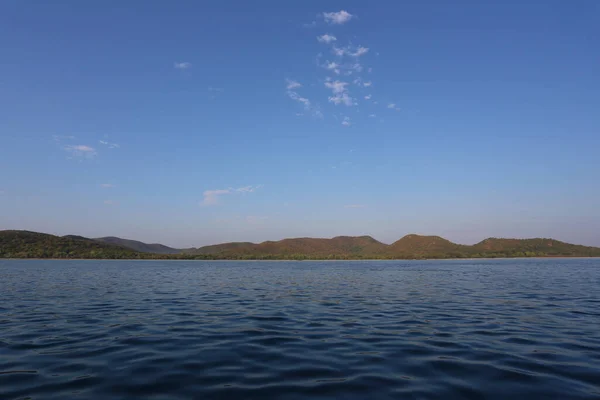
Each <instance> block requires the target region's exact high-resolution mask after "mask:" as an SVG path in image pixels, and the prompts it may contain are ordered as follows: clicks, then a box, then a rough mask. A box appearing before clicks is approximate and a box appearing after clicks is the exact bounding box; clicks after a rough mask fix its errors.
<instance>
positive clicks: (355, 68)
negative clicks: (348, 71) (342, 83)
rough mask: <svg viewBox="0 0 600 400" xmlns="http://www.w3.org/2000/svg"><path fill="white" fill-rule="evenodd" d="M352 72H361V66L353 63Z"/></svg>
mask: <svg viewBox="0 0 600 400" xmlns="http://www.w3.org/2000/svg"><path fill="white" fill-rule="evenodd" d="M351 68H352V69H353V70H355V71H356V72H361V71H362V70H363V66H362V65H360V64H359V63H355V64H353V65H352V67H351Z"/></svg>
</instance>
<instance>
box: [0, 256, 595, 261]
mask: <svg viewBox="0 0 600 400" xmlns="http://www.w3.org/2000/svg"><path fill="white" fill-rule="evenodd" d="M556 258H562V259H566V258H573V259H581V258H592V259H600V256H536V257H464V258H349V259H339V260H338V259H332V260H330V259H316V258H314V259H312V258H311V259H308V258H307V259H304V260H290V259H285V258H281V259H270V260H269V259H265V260H261V259H250V260H239V259H223V258H220V259H214V260H210V259H204V260H196V259H193V258H190V259H169V258H164V259H161V258H0V262H1V261H2V260H9V261H16V260H33V261H44V260H47V261H201V262H214V261H221V262H223V261H226V262H232V261H235V262H249V261H252V262H256V261H261V262H281V261H285V262H306V261H318V262H329V261H333V262H340V261H461V260H467V261H473V260H535V259H542V260H545V259H556Z"/></svg>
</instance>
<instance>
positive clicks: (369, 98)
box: [365, 94, 373, 100]
mask: <svg viewBox="0 0 600 400" xmlns="http://www.w3.org/2000/svg"><path fill="white" fill-rule="evenodd" d="M371 97H373V95H371V94H368V95H366V96H365V100H371Z"/></svg>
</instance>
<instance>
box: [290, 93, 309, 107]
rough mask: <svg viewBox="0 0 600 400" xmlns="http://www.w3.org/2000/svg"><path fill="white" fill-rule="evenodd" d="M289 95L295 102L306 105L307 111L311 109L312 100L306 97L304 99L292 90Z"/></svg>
mask: <svg viewBox="0 0 600 400" xmlns="http://www.w3.org/2000/svg"><path fill="white" fill-rule="evenodd" d="M287 94H288V96H289V98H290V99H292V100H295V101H297V102H299V103H302V104H303V105H304V108H305V109H307V110H308V109H310V100H309V99H307V98H306V97H302V96H300V95H299V94H298V93H296V92H294V91H292V90H288V92H287Z"/></svg>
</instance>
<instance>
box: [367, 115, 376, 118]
mask: <svg viewBox="0 0 600 400" xmlns="http://www.w3.org/2000/svg"><path fill="white" fill-rule="evenodd" d="M369 118H377V115H375V114H369Z"/></svg>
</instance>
